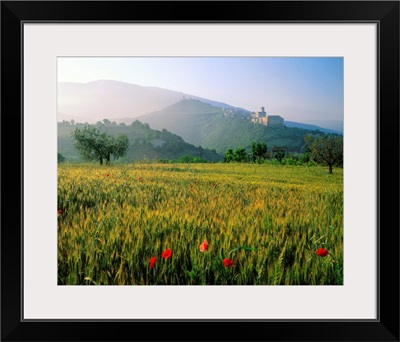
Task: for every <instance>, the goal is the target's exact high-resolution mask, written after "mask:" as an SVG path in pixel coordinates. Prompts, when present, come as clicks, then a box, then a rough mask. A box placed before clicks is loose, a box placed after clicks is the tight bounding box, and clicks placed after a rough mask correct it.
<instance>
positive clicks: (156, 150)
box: [58, 119, 223, 162]
mask: <svg viewBox="0 0 400 342" xmlns="http://www.w3.org/2000/svg"><path fill="white" fill-rule="evenodd" d="M86 125H87V124H83V123H77V124H74V125H72V124H71V123H70V122H68V121H64V122H59V123H58V152H59V153H61V154H62V155H63V156H64V157H65V158H66V162H81V161H82V160H81V158H80V157H79V153H78V151H77V150H76V149H75V148H74V146H73V144H74V142H73V139H72V137H71V132H72V131H73V130H74V129H75V128H76V127H78V128H80V129H82V128H83V127H85V126H86ZM93 126H95V127H97V128H98V129H99V130H100V131H102V132H103V131H106V132H108V133H109V134H111V135H118V134H126V135H127V136H128V139H129V150H128V153H127V155H126V157H124V158H121V159H118V162H132V161H133V162H134V161H140V160H161V159H162V160H173V159H178V158H180V157H183V156H187V155H189V156H191V157H200V158H202V159H204V160H207V161H212V162H218V161H220V160H222V159H223V156H222V155H220V154H218V153H216V152H215V151H211V150H207V149H205V148H202V147H196V146H193V145H191V144H188V143H187V142H185V141H184V140H183V139H182V138H181V137H180V136H178V135H176V134H173V133H171V132H169V131H167V130H166V129H163V130H160V131H159V130H154V129H151V128H150V127H149V125H148V124H142V123H141V122H140V121H138V120H136V121H134V122H132V123H131V124H130V125H125V124H123V123H121V124H116V123H115V122H110V121H109V120H107V119H105V120H103V122H98V123H96V124H95V125H93Z"/></svg>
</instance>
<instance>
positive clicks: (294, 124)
mask: <svg viewBox="0 0 400 342" xmlns="http://www.w3.org/2000/svg"><path fill="white" fill-rule="evenodd" d="M285 125H286V126H287V127H296V128H303V129H308V130H314V131H316V130H318V131H321V132H324V133H329V134H331V133H334V134H342V132H339V131H335V130H332V129H327V128H322V127H320V126H316V125H310V124H305V123H300V122H294V121H285Z"/></svg>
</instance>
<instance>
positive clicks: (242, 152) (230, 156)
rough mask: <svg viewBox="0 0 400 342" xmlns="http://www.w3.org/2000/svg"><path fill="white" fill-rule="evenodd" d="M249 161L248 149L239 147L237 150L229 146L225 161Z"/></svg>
mask: <svg viewBox="0 0 400 342" xmlns="http://www.w3.org/2000/svg"><path fill="white" fill-rule="evenodd" d="M247 161H248V156H247V153H246V149H245V148H243V147H239V148H237V149H236V150H233V149H231V148H229V149H228V150H226V152H225V157H224V162H225V163H232V162H234V163H243V162H247Z"/></svg>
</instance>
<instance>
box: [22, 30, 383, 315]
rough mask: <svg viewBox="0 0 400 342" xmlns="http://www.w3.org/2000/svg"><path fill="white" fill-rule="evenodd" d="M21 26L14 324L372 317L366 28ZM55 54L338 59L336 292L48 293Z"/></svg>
mask: <svg viewBox="0 0 400 342" xmlns="http://www.w3.org/2000/svg"><path fill="white" fill-rule="evenodd" d="M23 29H24V42H23V49H24V50H23V51H24V70H23V77H24V78H23V82H24V113H23V114H24V115H23V119H24V227H23V229H24V230H23V234H24V260H23V261H24V273H23V276H24V292H23V304H24V306H23V312H24V315H23V319H81V318H82V319H83V318H86V319H96V318H102V319H113V318H118V319H181V318H185V319H188V318H190V319H377V248H376V247H377V242H376V241H377V227H376V223H377V212H376V209H377V204H376V199H377V190H376V177H377V137H376V127H377V112H376V110H377V51H376V49H377V24H332V23H330V24H319V23H318V24H314V23H313V24H275V23H274V24H273V23H269V24H244V23H243V24H198V23H196V24H194V23H193V24H69V23H68V24H67V23H65V24H53V23H41V24H39V23H26V24H24V25H23ZM185 37H187V38H188V39H185ZM182 41H184V44H183V43H182ZM57 56H305V57H307V56H341V57H343V58H344V92H345V93H344V95H345V96H344V113H345V120H344V144H345V147H344V151H345V153H344V165H345V167H344V172H345V176H344V201H345V212H344V226H345V234H344V281H345V282H344V285H343V286H298V287H296V286H240V287H237V286H228V287H226V286H213V287H209V286H206V287H197V286H180V287H175V286H165V287H156V286H153V287H151V286H120V287H118V286H97V287H95V286H57V249H56V245H57V229H56V215H55V213H56V212H57V201H56V199H57V194H56V192H57V191H56V190H57V178H56V171H57V160H56V152H57V151H56V150H57V135H56V133H57V123H56V59H57ZM38 151H40V152H39V153H38Z"/></svg>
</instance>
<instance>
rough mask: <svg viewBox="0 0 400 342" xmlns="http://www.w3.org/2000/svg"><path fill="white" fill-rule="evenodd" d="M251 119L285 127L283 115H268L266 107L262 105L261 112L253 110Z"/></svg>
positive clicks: (255, 121)
mask: <svg viewBox="0 0 400 342" xmlns="http://www.w3.org/2000/svg"><path fill="white" fill-rule="evenodd" d="M251 121H252V122H253V123H259V124H262V125H264V126H270V127H271V126H272V127H283V124H284V119H283V118H282V117H281V116H279V115H267V112H266V111H265V108H264V107H261V110H260V111H259V112H253V113H252V114H251Z"/></svg>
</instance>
